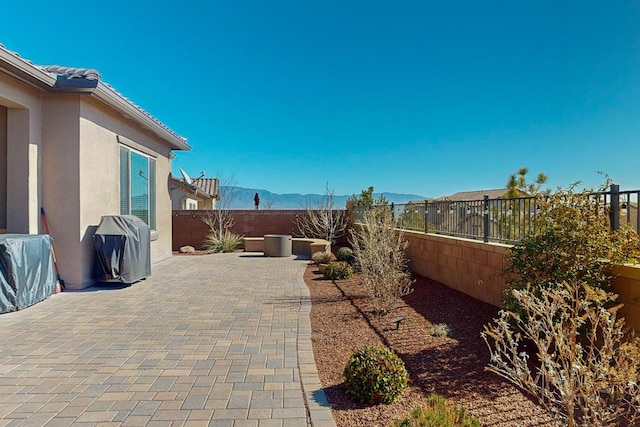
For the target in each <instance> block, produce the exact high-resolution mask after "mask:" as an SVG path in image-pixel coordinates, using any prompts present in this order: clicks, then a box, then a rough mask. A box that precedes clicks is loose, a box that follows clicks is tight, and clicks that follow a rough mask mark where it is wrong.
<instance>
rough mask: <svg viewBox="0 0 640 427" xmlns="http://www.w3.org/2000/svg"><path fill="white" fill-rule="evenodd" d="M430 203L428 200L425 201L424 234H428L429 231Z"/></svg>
mask: <svg viewBox="0 0 640 427" xmlns="http://www.w3.org/2000/svg"><path fill="white" fill-rule="evenodd" d="M428 206H429V202H427V201H426V200H425V201H424V215H423V218H424V234H427V233H428V232H429V231H428V230H429V227H427V214H428V213H429V207H428Z"/></svg>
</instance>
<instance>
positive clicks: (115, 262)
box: [93, 215, 151, 283]
mask: <svg viewBox="0 0 640 427" xmlns="http://www.w3.org/2000/svg"><path fill="white" fill-rule="evenodd" d="M93 246H94V247H95V248H96V252H97V255H98V263H99V264H100V269H99V272H100V273H101V274H102V275H101V277H98V280H100V281H102V282H120V283H134V282H137V281H138V280H142V279H145V278H147V277H149V276H150V275H151V232H150V230H149V227H148V226H147V224H145V223H144V221H142V220H141V219H139V218H138V217H136V216H133V215H112V216H103V217H102V219H101V221H100V225H99V226H98V229H97V230H96V232H95V233H94V235H93Z"/></svg>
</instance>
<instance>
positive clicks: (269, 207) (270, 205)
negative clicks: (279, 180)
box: [263, 198, 273, 211]
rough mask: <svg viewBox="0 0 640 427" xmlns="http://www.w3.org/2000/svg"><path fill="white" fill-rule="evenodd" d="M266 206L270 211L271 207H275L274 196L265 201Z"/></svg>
mask: <svg viewBox="0 0 640 427" xmlns="http://www.w3.org/2000/svg"><path fill="white" fill-rule="evenodd" d="M263 205H264V208H265V209H266V210H268V211H270V210H271V209H273V199H272V198H268V199H267V200H266V201H265V202H264V203H263Z"/></svg>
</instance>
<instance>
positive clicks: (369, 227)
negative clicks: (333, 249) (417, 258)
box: [350, 207, 413, 313]
mask: <svg viewBox="0 0 640 427" xmlns="http://www.w3.org/2000/svg"><path fill="white" fill-rule="evenodd" d="M350 242H351V246H352V247H353V254H354V257H355V262H356V266H357V267H358V268H359V269H360V271H361V272H362V276H363V279H364V286H365V289H366V290H367V293H368V294H369V298H370V299H371V303H372V305H373V309H374V311H375V312H376V313H386V312H387V311H389V310H390V309H391V308H393V306H394V305H395V303H396V302H397V301H398V299H400V298H401V297H402V296H404V295H407V294H409V293H410V292H411V284H412V283H413V280H412V279H411V273H410V272H409V270H408V268H407V259H406V257H405V250H406V248H407V245H408V243H407V242H406V241H405V240H404V238H403V235H402V232H401V231H400V230H396V229H395V223H394V221H393V218H392V216H391V211H390V210H389V209H388V208H386V207H378V208H373V209H370V210H368V211H366V212H365V213H364V215H363V217H362V223H361V224H359V225H358V226H357V227H356V228H355V229H353V230H351V236H350Z"/></svg>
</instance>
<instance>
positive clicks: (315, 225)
mask: <svg viewBox="0 0 640 427" xmlns="http://www.w3.org/2000/svg"><path fill="white" fill-rule="evenodd" d="M333 195H334V191H333V189H330V188H329V184H327V185H326V188H325V194H324V196H323V197H321V198H320V199H319V200H315V201H310V200H307V203H306V204H305V205H304V206H303V208H304V209H305V211H306V215H303V216H297V217H296V220H295V222H296V226H297V227H298V231H299V232H300V233H301V234H302V235H303V236H305V237H312V238H315V239H325V240H327V241H328V242H330V243H331V244H334V243H335V242H336V239H338V238H339V237H342V236H344V233H345V229H346V228H347V220H348V218H347V213H346V211H345V210H343V209H336V205H335V202H334V201H333Z"/></svg>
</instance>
